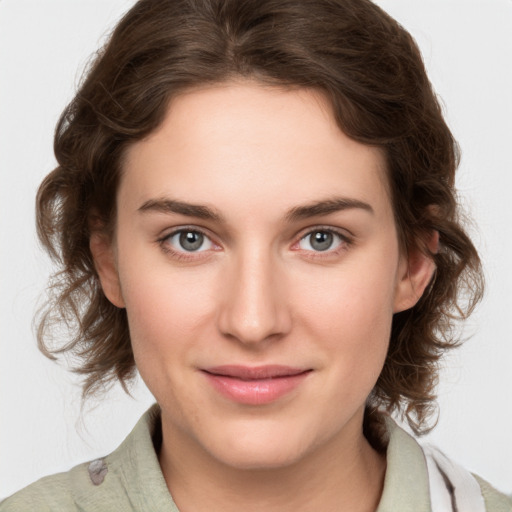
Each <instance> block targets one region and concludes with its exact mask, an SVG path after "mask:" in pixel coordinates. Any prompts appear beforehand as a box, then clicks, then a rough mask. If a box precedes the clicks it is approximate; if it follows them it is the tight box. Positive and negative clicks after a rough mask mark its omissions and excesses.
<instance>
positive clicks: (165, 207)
mask: <svg viewBox="0 0 512 512" xmlns="http://www.w3.org/2000/svg"><path fill="white" fill-rule="evenodd" d="M139 211H140V212H143V213H145V212H160V213H177V214H180V215H185V216H187V217H196V218H198V219H203V220H211V221H215V222H224V219H223V217H222V215H220V213H218V212H216V211H215V210H213V209H212V208H209V207H208V206H204V205H200V204H191V203H184V202H182V201H176V200H174V199H150V200H149V201H146V202H145V203H144V204H143V205H142V206H141V207H140V208H139Z"/></svg>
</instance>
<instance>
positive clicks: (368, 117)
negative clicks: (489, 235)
mask: <svg viewBox="0 0 512 512" xmlns="http://www.w3.org/2000/svg"><path fill="white" fill-rule="evenodd" d="M55 150H56V156H57V159H58V162H59V167H58V168H57V169H55V170H54V171H53V173H51V174H50V175H49V176H48V177H47V178H46V180H45V181H44V182H43V184H42V185H41V188H40V191H39V195H38V227H39V233H40V237H41V240H42V241H43V244H44V245H45V246H46V247H47V248H48V250H49V251H50V253H51V254H52V255H53V256H57V257H58V258H61V261H62V268H63V271H64V272H63V273H62V274H60V278H61V281H60V285H59V286H58V287H56V288H55V290H56V296H55V300H56V304H57V305H58V306H59V307H60V308H61V312H62V315H63V316H64V318H65V319H66V320H68V321H69V318H70V316H69V315H70V314H71V315H75V316H76V321H77V323H76V325H77V335H76V338H75V339H74V340H72V342H70V343H69V344H67V345H66V346H65V347H64V350H65V351H69V352H70V353H74V354H77V355H78V356H79V357H81V358H82V361H83V362H82V365H81V367H80V369H79V370H80V372H81V373H83V374H85V375H86V380H85V386H84V394H85V396H88V395H90V394H93V393H94V392H95V391H97V390H98V389H100V388H101V387H102V386H103V385H105V383H108V382H109V381H111V380H113V379H119V380H120V381H121V382H122V383H126V382H128V381H129V379H130V378H131V377H132V376H133V375H134V372H135V369H137V370H138V372H139V373H140V374H141V376H142V378H143V379H144V381H145V382H146V384H147V385H148V388H149V389H150V390H151V392H152V393H153V395H154V396H155V398H156V400H157V402H158V406H156V407H154V408H152V409H151V410H150V411H149V412H148V413H147V414H146V415H145V416H144V417H143V418H142V419H141V421H140V422H139V424H138V425H137V427H136V428H135V430H134V432H133V433H132V434H131V435H130V436H129V437H128V438H127V440H126V441H125V442H124V443H123V445H122V446H121V447H120V448H119V449H118V450H116V451H115V452H114V453H113V454H111V455H109V456H107V457H105V458H101V459H98V460H96V461H93V462H91V463H87V464H82V465H80V466H78V467H77V468H75V469H73V470H71V471H70V472H69V473H66V474H61V475H56V476H54V477H49V478H48V479H44V480H41V481H39V482H38V483H36V484H34V485H33V486H30V487H29V488H27V489H26V490H24V491H22V492H21V493H19V494H18V495H15V496H14V497H12V498H10V499H8V500H6V501H5V502H4V503H3V504H2V510H26V509H27V508H29V507H30V508H31V509H37V510H44V509H45V507H46V509H48V510H59V509H60V510H74V509H77V510H95V509H98V508H99V509H102V510H181V511H182V512H183V511H187V510H194V511H200V510H231V509H237V510H239V509H240V508H241V507H243V508H244V509H248V510H262V509H263V508H264V509H265V510H295V511H298V510H311V509H315V510H317V509H318V510H372V511H373V510H378V511H380V512H382V511H384V510H446V509H447V508H445V507H446V506H450V507H451V506H454V507H457V508H458V510H470V509H469V508H468V507H470V506H471V507H474V510H485V508H487V510H507V509H508V508H507V507H510V504H509V502H508V500H507V499H506V498H505V497H504V496H502V495H500V494H499V493H497V492H496V491H494V490H493V489H492V488H491V487H490V486H489V485H488V484H486V483H485V482H483V481H482V480H480V479H477V478H474V477H472V476H471V475H469V474H467V473H465V472H464V471H462V470H460V468H457V467H455V466H454V465H453V464H452V463H451V462H450V461H447V460H446V459H444V458H443V457H442V455H440V454H437V453H433V454H430V453H427V454H426V461H425V456H424V452H423V451H422V450H421V448H420V447H419V445H417V444H416V442H415V441H414V439H413V438H411V437H409V436H408V435H407V434H405V432H403V431H402V430H400V429H399V428H398V427H397V426H396V425H395V424H394V423H393V422H392V421H391V420H390V419H389V418H387V417H386V416H385V414H384V413H383V412H382V411H388V412H392V411H398V412H399V411H402V412H403V414H404V415H405V417H406V418H407V420H408V422H409V424H410V426H411V427H412V428H413V430H415V431H416V432H417V433H421V432H422V431H425V430H426V429H428V418H429V412H430V409H431V406H432V402H433V396H434V395H433V392H434V384H435V381H436V377H437V361H438V360H439V357H440V356H441V355H442V353H444V352H445V351H446V350H448V349H449V348H451V347H453V346H454V345H455V343H456V340H455V339H453V338H451V337H450V332H451V330H450V329H451V327H452V321H453V316H454V314H455V313H459V314H460V315H461V316H463V317H464V316H465V315H467V314H469V312H470V311H471V309H472V307H473V306H474V304H475V303H476V301H477V300H478V298H479V296H480V293H481V276H480V263H479V259H478V255H477V253H476V251H475V249H474V247H473V245H472V243H471V241H470V240H469V238H468V237H467V235H466V234H465V232H464V230H463V228H462V226H461V225H460V224H459V223H458V221H457V213H458V212H457V205H456V202H455V199H454V188H453V186H454V172H455V168H456V165H457V159H458V155H457V150H456V146H455V142H454V140H453V138H452V136H451V134H450V131H449V130H448V128H447V126H446V124H445V122H444V120H443V119H442V116H441V113H440V108H439V105H438V103H437V101H436V99H435V96H434V94H433V92H432V90H431V87H430V83H429V82H428V79H427V77H426V75H425V71H424V69H423V65H422V63H421V58H420V56H419V52H418V50H417V48H416V46H415V44H414V42H413V41H412V39H411V37H410V36H409V35H408V34H407V33H406V32H405V31H404V30H403V29H402V28H401V27H400V26H398V25H397V24H396V22H394V21H393V20H392V19H391V18H389V17H388V16H387V15H385V14H384V13H383V12H382V11H381V10H380V9H378V8H377V7H375V6H374V5H373V4H372V3H370V2H367V1H364V0H358V1H351V2H341V1H339V2H332V1H318V0H316V1H301V2H296V1H293V2H283V1H279V2H270V1H263V2H262V1H258V2H240V1H232V2H226V1H222V2H221V1H218V2H217V1H206V0H205V1H187V2H184V1H183V2H162V1H156V0H153V1H148V0H142V1H140V2H138V3H137V4H136V5H135V6H134V8H133V9H132V10H131V11H130V12H129V13H128V14H127V15H126V16H125V17H124V18H123V20H122V21H121V22H120V24H119V25H118V27H117V28H116V30H115V32H114V34H113V36H112V38H111V40H110V42H109V44H108V45H107V47H106V48H105V50H104V52H102V53H101V54H100V56H99V57H98V59H97V61H96V62H95V64H94V66H93V67H92V68H91V70H90V72H89V75H88V77H87V79H86V80H85V82H84V83H83V85H82V87H81V88H80V90H79V92H78V94H77V96H76V97H75V99H74V100H73V102H72V103H71V104H70V105H69V107H68V108H67V109H66V111H65V112H64V114H63V116H62V118H61V121H60V123H59V126H58V129H57V134H56V140H55ZM461 292H466V293H470V298H469V301H468V303H467V304H464V303H461V302H460V301H459V299H458V297H459V295H460V293H461ZM54 306H55V304H50V305H49V307H48V315H47V316H46V317H43V319H42V323H41V329H40V333H41V343H42V347H43V349H44V350H46V351H47V353H48V355H51V354H50V351H49V350H48V348H47V347H46V345H45V337H44V336H45V332H46V330H47V328H48V327H49V325H50V319H51V317H50V316H49V315H50V313H52V314H53V312H54ZM171 495H172V498H171ZM173 507H174V508H173Z"/></svg>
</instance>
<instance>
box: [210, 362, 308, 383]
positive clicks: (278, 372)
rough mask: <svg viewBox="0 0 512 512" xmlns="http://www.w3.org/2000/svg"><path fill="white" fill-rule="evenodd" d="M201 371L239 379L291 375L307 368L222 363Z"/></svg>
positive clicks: (305, 370)
mask: <svg viewBox="0 0 512 512" xmlns="http://www.w3.org/2000/svg"><path fill="white" fill-rule="evenodd" d="M203 371H205V372H206V373H210V374H212V375H219V376H223V377H232V378H235V379H241V380H261V379H274V378H277V377H292V376H294V375H300V374H301V373H305V372H307V371H309V368H297V367H292V366H284V365H280V364H270V365H264V366H243V365H222V366H212V367H209V368H204V369H203Z"/></svg>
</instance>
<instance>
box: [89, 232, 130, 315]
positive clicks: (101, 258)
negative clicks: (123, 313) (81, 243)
mask: <svg viewBox="0 0 512 512" xmlns="http://www.w3.org/2000/svg"><path fill="white" fill-rule="evenodd" d="M89 247H90V249H91V253H92V257H93V260H94V266H95V268H96V272H98V276H99V278H100V282H101V287H102V288H103V293H104V294H105V296H106V297H107V299H108V300H109V301H110V302H111V303H112V304H113V305H114V306H116V307H118V308H124V307H125V303H124V299H123V295H122V293H121V284H120V281H119V274H118V272H117V263H116V255H115V250H114V244H113V242H112V240H111V237H110V236H108V235H107V234H105V233H104V232H101V231H93V232H92V234H91V238H90V239H89Z"/></svg>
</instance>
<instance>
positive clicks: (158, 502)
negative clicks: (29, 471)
mask: <svg viewBox="0 0 512 512" xmlns="http://www.w3.org/2000/svg"><path fill="white" fill-rule="evenodd" d="M159 421H160V411H159V408H158V407H157V406H154V407H152V408H151V409H149V411H147V412H146V414H144V416H143V417H142V418H141V419H140V420H139V422H138V423H137V425H136V426H135V428H134V429H133V430H132V432H131V433H130V434H129V436H128V437H127V438H126V439H125V440H124V441H123V443H122V444H121V445H120V446H119V447H118V448H117V449H116V450H115V451H113V452H112V453H111V454H110V455H107V456H106V457H104V458H101V459H97V460H93V461H92V462H86V463H83V464H79V465H78V466H75V467H74V468H73V469H71V470H70V471H68V472H66V473H59V474H56V475H53V476H48V477H45V478H42V479H41V480H38V481H37V482H35V483H33V484H31V485H29V486H28V487H26V488H25V489H22V490H21V491H19V492H17V493H16V494H14V495H12V496H11V497H9V498H7V499H5V500H4V501H3V502H2V503H0V512H26V511H33V510H34V511H37V512H49V511H52V512H59V511H66V512H73V511H77V512H78V511H80V512H92V511H94V512H97V511H99V510H108V511H109V512H116V511H119V512H128V511H130V510H154V511H160V510H166V511H170V510H171V511H175V512H176V511H177V509H176V508H175V505H174V503H173V502H172V498H171V496H170V494H169V491H168V489H167V485H166V483H165V480H164V478H163V475H162V472H161V470H160V466H159V463H158V459H157V455H156V453H155V449H154V446H153V434H154V433H155V431H156V429H157V427H158V425H159Z"/></svg>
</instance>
